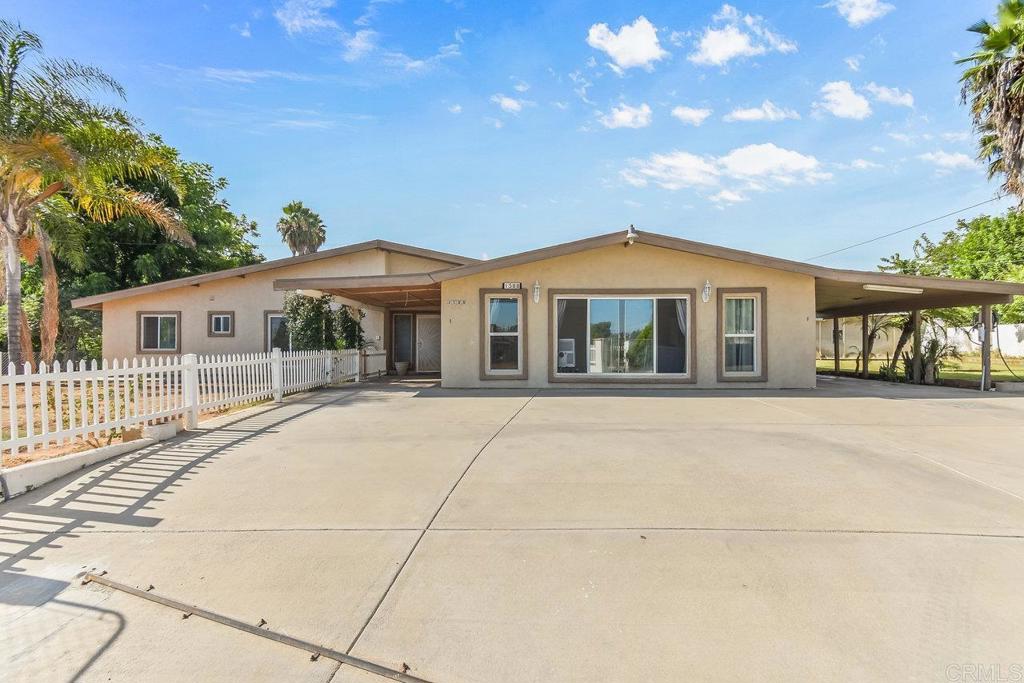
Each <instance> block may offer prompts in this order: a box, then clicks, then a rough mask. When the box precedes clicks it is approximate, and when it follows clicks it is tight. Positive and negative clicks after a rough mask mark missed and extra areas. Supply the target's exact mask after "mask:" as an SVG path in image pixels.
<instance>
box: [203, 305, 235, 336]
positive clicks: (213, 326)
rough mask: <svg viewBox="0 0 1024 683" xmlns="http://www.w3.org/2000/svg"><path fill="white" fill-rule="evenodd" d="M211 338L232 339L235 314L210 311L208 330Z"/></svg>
mask: <svg viewBox="0 0 1024 683" xmlns="http://www.w3.org/2000/svg"><path fill="white" fill-rule="evenodd" d="M208 333H209V336H211V337H232V336H234V334H235V314H234V313H232V312H231V311H211V312H210V329H209V332H208Z"/></svg>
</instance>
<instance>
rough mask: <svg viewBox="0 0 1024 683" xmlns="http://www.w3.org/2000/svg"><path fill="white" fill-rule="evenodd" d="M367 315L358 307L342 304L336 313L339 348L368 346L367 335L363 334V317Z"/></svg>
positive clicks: (335, 321) (335, 320)
mask: <svg viewBox="0 0 1024 683" xmlns="http://www.w3.org/2000/svg"><path fill="white" fill-rule="evenodd" d="M365 316H366V314H365V313H363V312H362V311H361V310H359V309H358V308H352V307H350V306H342V307H341V308H340V309H338V312H337V313H335V317H334V326H335V330H336V333H337V337H338V348H339V349H362V348H365V347H366V336H365V335H364V334H363V322H362V321H363V318H364V317H365Z"/></svg>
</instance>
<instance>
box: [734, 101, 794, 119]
mask: <svg viewBox="0 0 1024 683" xmlns="http://www.w3.org/2000/svg"><path fill="white" fill-rule="evenodd" d="M799 118H800V114H798V113H796V111H794V110H792V109H783V108H782V107H779V106H777V105H776V104H775V103H773V102H772V101H771V100H765V101H764V102H762V103H761V106H760V107H752V108H750V109H733V110H732V111H731V112H729V113H728V114H726V115H725V117H724V119H725V120H726V121H730V122H732V121H785V120H786V119H799Z"/></svg>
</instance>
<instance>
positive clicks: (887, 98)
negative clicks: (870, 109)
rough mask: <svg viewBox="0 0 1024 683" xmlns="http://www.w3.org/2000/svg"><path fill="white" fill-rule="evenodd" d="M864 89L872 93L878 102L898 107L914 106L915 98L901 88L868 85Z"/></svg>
mask: <svg viewBox="0 0 1024 683" xmlns="http://www.w3.org/2000/svg"><path fill="white" fill-rule="evenodd" d="M864 89H865V90H867V91H868V92H869V93H871V96H872V97H874V98H875V101H876V102H884V103H886V104H893V105H896V106H897V107H913V106H914V96H913V95H911V94H910V93H909V92H903V91H902V90H900V89H899V88H888V87H886V86H884V85H876V84H875V83H868V84H867V85H865V86H864Z"/></svg>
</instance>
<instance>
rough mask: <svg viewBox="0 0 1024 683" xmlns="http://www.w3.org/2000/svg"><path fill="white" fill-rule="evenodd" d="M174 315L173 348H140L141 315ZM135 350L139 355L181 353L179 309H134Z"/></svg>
mask: <svg viewBox="0 0 1024 683" xmlns="http://www.w3.org/2000/svg"><path fill="white" fill-rule="evenodd" d="M158 315H162V316H172V315H173V316H174V318H175V321H174V348H173V349H144V348H142V317H143V316H158ZM135 352H136V353H137V354H139V355H140V356H141V355H143V354H149V355H164V356H173V355H174V354H178V353H181V311H136V312H135Z"/></svg>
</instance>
